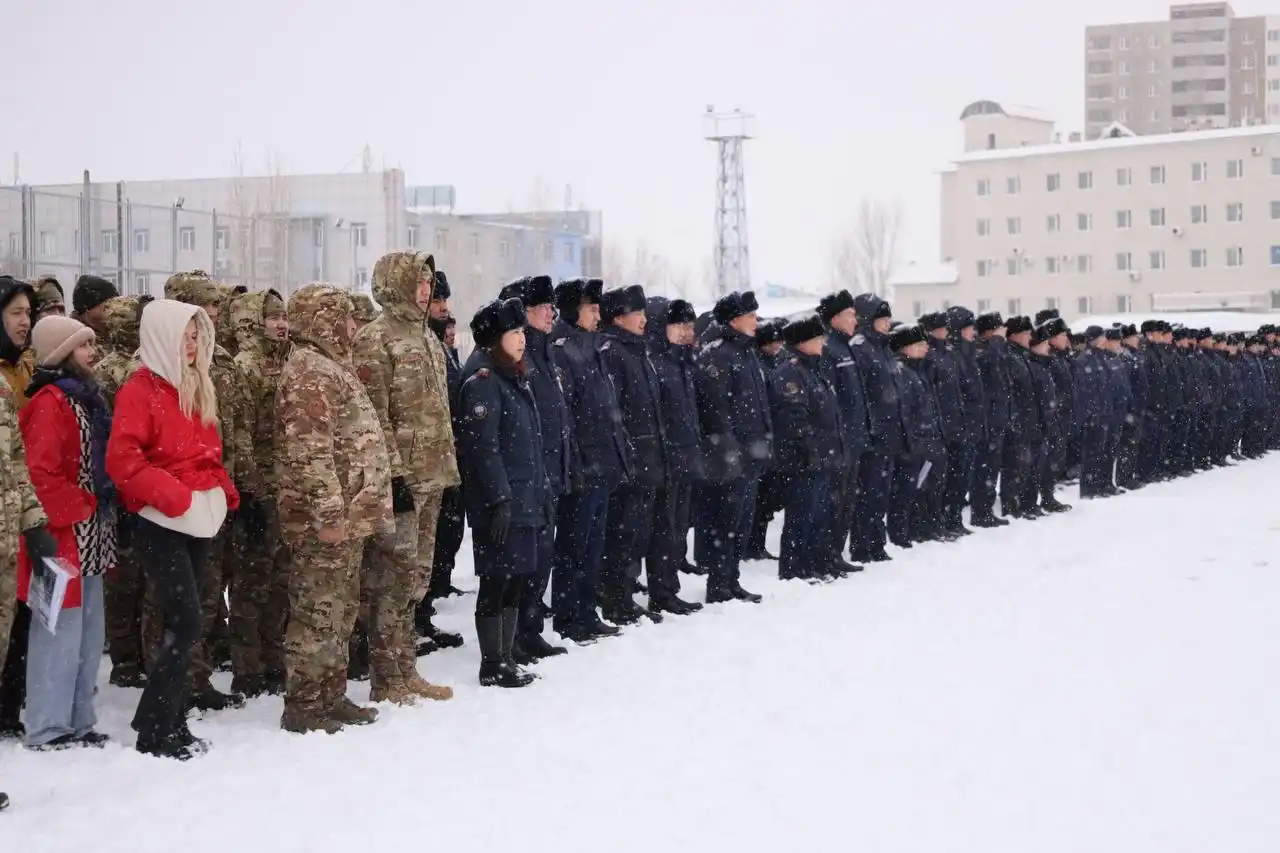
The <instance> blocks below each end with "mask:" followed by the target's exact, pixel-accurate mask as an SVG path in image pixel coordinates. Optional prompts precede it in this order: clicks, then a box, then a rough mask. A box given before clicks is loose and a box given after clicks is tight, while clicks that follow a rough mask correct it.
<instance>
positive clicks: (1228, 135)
mask: <svg viewBox="0 0 1280 853" xmlns="http://www.w3.org/2000/svg"><path fill="white" fill-rule="evenodd" d="M1262 136H1276V137H1280V125H1274V124H1272V125H1266V124H1259V125H1253V126H1252V127H1224V128H1219V129H1217V130H1197V131H1188V132H1186V133H1160V134H1152V135H1150V136H1127V137H1122V138H1120V139H1094V140H1090V141H1087V142H1057V143H1053V144H1051V145H1027V146H1024V147H1022V148H996V149H994V150H983V151H972V152H970V153H968V154H962V155H960V156H959V157H956V158H954V159H953V161H952V162H954V163H976V162H980V161H983V160H1009V159H1013V158H1015V157H1039V156H1048V155H1052V154H1069V153H1076V152H1080V153H1085V152H1089V151H1102V150H1110V149H1113V148H1138V147H1141V146H1154V145H1177V144H1180V143H1187V142H1211V141H1214V140H1218V139H1248V138H1250V137H1262Z"/></svg>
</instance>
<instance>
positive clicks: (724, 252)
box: [702, 106, 755, 299]
mask: <svg viewBox="0 0 1280 853" xmlns="http://www.w3.org/2000/svg"><path fill="white" fill-rule="evenodd" d="M702 121H703V133H702V135H703V137H704V138H705V139H708V140H710V141H712V142H714V143H715V144H716V149H717V151H716V153H717V155H718V160H719V165H718V169H717V175H716V244H715V261H716V294H715V295H716V298H717V299H718V298H719V297H721V296H724V295H725V294H726V293H732V292H733V291H735V290H750V289H751V264H750V252H749V251H748V248H747V189H746V172H745V169H744V167H743V163H742V143H743V142H745V141H746V140H748V139H751V138H752V135H753V133H752V131H753V130H754V126H755V116H752V115H749V114H747V113H744V112H743V111H742V110H734V111H733V112H729V113H718V112H716V111H715V109H714V108H713V107H710V106H708V107H707V112H706V115H705V116H703V120H702Z"/></svg>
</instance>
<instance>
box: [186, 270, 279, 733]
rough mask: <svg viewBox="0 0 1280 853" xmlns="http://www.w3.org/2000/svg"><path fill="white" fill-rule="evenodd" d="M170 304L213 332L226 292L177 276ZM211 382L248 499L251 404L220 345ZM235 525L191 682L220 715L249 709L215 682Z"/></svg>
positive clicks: (194, 700)
mask: <svg viewBox="0 0 1280 853" xmlns="http://www.w3.org/2000/svg"><path fill="white" fill-rule="evenodd" d="M164 295H165V298H166V299H174V300H177V301H178V302H185V303H186V304H188V305H195V306H196V307H198V308H202V309H203V310H204V312H205V313H206V314H208V315H209V319H210V320H211V321H212V322H213V325H214V328H215V329H216V328H217V326H218V314H219V308H220V307H221V304H222V301H223V293H222V291H221V290H220V289H219V287H218V285H217V283H216V282H214V281H213V279H211V278H209V276H208V274H207V273H205V272H203V271H201V270H193V271H191V272H181V273H175V274H173V275H171V276H170V277H169V280H168V281H166V282H165V283H164ZM209 378H210V379H212V380H213V387H214V391H215V392H216V394H217V396H218V437H219V438H220V439H221V440H222V466H223V467H224V468H225V469H226V470H227V473H228V474H229V475H231V478H232V480H233V481H234V482H235V484H236V488H237V489H239V490H241V491H242V492H244V493H247V494H254V493H255V492H259V491H261V488H260V485H259V476H258V469H257V466H256V465H254V464H253V456H252V450H253V445H252V441H251V439H250V436H249V418H248V402H247V400H246V399H245V397H244V389H245V387H246V382H245V378H244V377H243V376H242V375H241V374H240V371H239V369H238V368H237V367H236V364H235V361H234V360H233V359H232V358H231V354H230V353H228V352H227V351H226V350H225V349H223V348H222V347H221V346H216V347H214V350H213V363H212V364H211V365H210V366H209ZM231 528H232V524H231V523H230V522H227V523H224V524H223V527H222V530H221V531H220V532H219V533H218V535H217V536H215V537H214V539H213V542H212V544H211V548H210V551H209V560H208V563H207V565H206V570H205V572H206V573H205V576H204V577H203V578H201V579H200V580H201V585H200V609H201V619H202V622H201V628H200V643H199V644H198V645H197V646H196V648H195V650H194V651H193V653H192V655H191V663H190V671H189V672H188V679H189V680H190V685H189V689H188V691H187V703H188V704H189V705H190V706H191V707H193V708H196V709H199V710H206V711H218V710H223V709H225V708H238V707H241V706H243V705H244V696H243V695H241V694H239V693H236V692H232V693H223V692H222V691H220V690H218V689H216V688H215V687H214V686H213V685H212V684H211V683H210V682H209V676H210V675H212V674H213V667H214V662H215V660H216V657H217V655H216V650H215V648H214V645H215V642H216V630H215V623H216V621H217V619H218V615H219V613H220V612H221V605H220V603H219V602H220V600H221V599H222V597H223V595H224V590H225V583H224V581H223V571H222V564H223V562H224V555H225V552H226V545H227V540H228V539H229V538H230V531H231Z"/></svg>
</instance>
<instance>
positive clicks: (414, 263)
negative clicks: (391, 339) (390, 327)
mask: <svg viewBox="0 0 1280 853" xmlns="http://www.w3.org/2000/svg"><path fill="white" fill-rule="evenodd" d="M435 275H436V261H435V258H433V257H432V256H431V255H429V254H427V253H426V252H390V253H388V254H385V255H383V256H382V257H381V258H379V259H378V262H377V263H376V264H374V266H373V298H374V299H376V300H378V304H379V305H381V306H382V310H384V311H386V312H387V313H388V314H390V315H392V316H393V317H397V318H399V319H401V320H404V321H406V322H409V323H421V322H422V321H423V320H425V319H426V316H427V312H425V311H423V310H422V309H421V308H419V307H418V302H417V299H418V282H419V281H420V280H421V279H422V278H424V277H429V278H431V279H432V280H434V279H435Z"/></svg>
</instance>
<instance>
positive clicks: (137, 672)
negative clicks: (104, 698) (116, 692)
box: [108, 666, 147, 689]
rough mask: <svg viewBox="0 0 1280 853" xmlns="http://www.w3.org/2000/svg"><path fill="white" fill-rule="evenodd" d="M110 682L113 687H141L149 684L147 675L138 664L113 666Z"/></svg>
mask: <svg viewBox="0 0 1280 853" xmlns="http://www.w3.org/2000/svg"><path fill="white" fill-rule="evenodd" d="M108 683H109V684H110V685H111V686H112V687H124V688H129V689H134V688H137V689H141V688H143V687H146V686H147V675H146V673H144V672H143V671H142V670H141V669H139V668H138V667H136V666H113V667H111V677H110V679H108Z"/></svg>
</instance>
